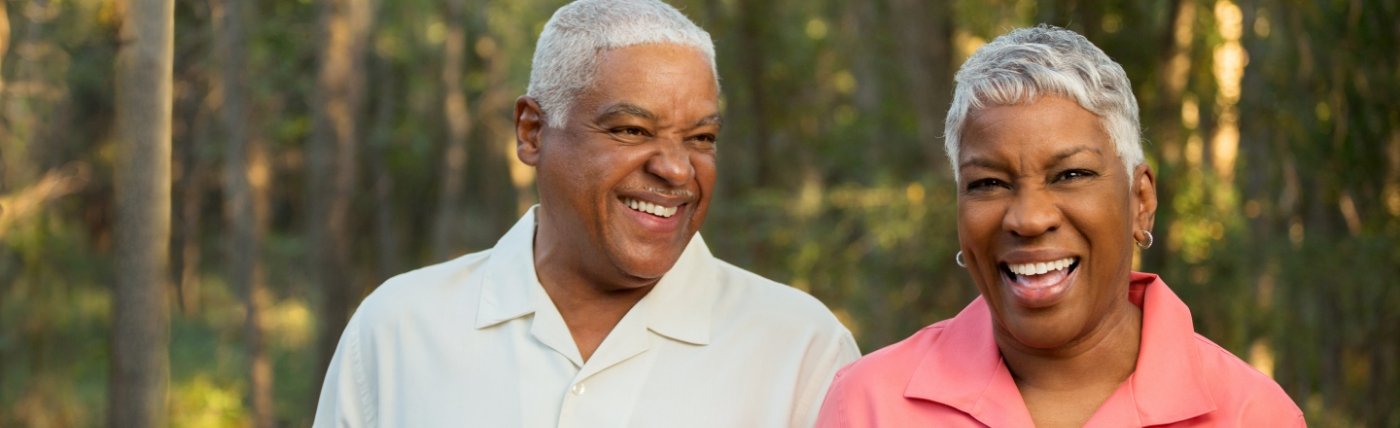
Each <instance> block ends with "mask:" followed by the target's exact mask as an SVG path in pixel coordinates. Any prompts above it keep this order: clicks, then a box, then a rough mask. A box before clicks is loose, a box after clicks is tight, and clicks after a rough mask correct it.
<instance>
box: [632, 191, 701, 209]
mask: <svg viewBox="0 0 1400 428" xmlns="http://www.w3.org/2000/svg"><path fill="white" fill-rule="evenodd" d="M618 195H619V196H622V197H623V198H625V199H636V200H638V201H642V202H650V203H653V204H656V205H661V206H665V207H678V206H681V205H684V204H685V203H687V202H690V201H691V199H694V198H693V197H683V196H675V195H667V194H663V193H655V192H647V191H628V192H618Z"/></svg>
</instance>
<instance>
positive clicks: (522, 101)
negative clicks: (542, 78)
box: [515, 95, 545, 166]
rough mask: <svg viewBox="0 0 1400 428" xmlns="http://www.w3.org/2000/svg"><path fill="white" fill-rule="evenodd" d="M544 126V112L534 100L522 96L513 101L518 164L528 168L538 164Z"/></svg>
mask: <svg viewBox="0 0 1400 428" xmlns="http://www.w3.org/2000/svg"><path fill="white" fill-rule="evenodd" d="M544 126H545V123H544V111H543V110H540V104H539V103H537V102H535V99H534V98H530V97H529V96H523V95H522V96H521V97H520V98H516V99H515V156H516V157H517V158H519V159H520V162H522V163H524V164H526V165H530V166H536V165H537V164H538V163H539V160H540V131H542V130H544Z"/></svg>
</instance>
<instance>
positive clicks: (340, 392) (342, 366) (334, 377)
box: [312, 316, 376, 428]
mask: <svg viewBox="0 0 1400 428" xmlns="http://www.w3.org/2000/svg"><path fill="white" fill-rule="evenodd" d="M358 318H359V317H358V316H356V317H352V318H351V319H350V322H349V323H347V325H346V326H345V333H344V334H342V335H341V336H340V343H339V344H338V345H336V348H335V356H334V357H331V364H330V367H328V368H327V369H326V381H325V383H324V384H322V385H321V398H320V400H319V402H318V403H317V404H316V419H315V422H313V423H312V426H313V427H315V428H332V427H334V428H361V427H372V426H374V425H375V424H374V422H373V419H372V418H371V417H368V416H367V414H369V413H370V412H372V411H373V409H374V408H373V407H372V403H373V400H372V397H373V396H374V395H376V394H375V390H374V388H373V385H371V384H369V383H368V382H366V380H367V379H371V377H370V376H368V374H367V373H365V365H364V358H363V355H362V352H361V349H362V347H361V343H360V342H361V337H362V335H363V334H362V332H361V331H360V328H359V322H357V320H358Z"/></svg>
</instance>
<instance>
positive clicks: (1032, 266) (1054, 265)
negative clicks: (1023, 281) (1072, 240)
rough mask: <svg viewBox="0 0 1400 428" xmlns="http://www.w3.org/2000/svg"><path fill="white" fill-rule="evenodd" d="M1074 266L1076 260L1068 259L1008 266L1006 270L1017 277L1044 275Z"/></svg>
mask: <svg viewBox="0 0 1400 428" xmlns="http://www.w3.org/2000/svg"><path fill="white" fill-rule="evenodd" d="M1072 264H1074V258H1073V257H1067V258H1063V259H1059V260H1055V261H1052V262H1044V263H1025V264H1008V265H1007V266H1006V268H1007V269H1009V270H1011V273H1014V274H1017V275H1042V274H1045V273H1046V272H1050V271H1057V270H1060V269H1064V268H1067V267H1069V266H1070V265H1072Z"/></svg>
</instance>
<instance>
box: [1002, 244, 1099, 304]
mask: <svg viewBox="0 0 1400 428" xmlns="http://www.w3.org/2000/svg"><path fill="white" fill-rule="evenodd" d="M998 268H999V269H1000V270H1001V275H1002V279H1003V281H1005V282H1006V284H1007V285H1008V288H1010V289H1011V293H1012V294H1013V295H1015V297H1016V298H1017V300H1018V301H1019V302H1020V303H1021V304H1022V305H1023V306H1026V307H1031V308H1041V307H1046V306H1050V305H1053V304H1055V303H1056V302H1059V300H1060V298H1061V297H1063V296H1064V294H1065V292H1066V291H1068V290H1069V286H1070V284H1071V283H1072V282H1073V281H1071V280H1072V279H1073V278H1072V277H1073V275H1074V273H1075V272H1077V269H1078V268H1079V258H1078V257H1066V258H1063V259H1058V260H1051V261H1045V262H1034V263H1015V264H1012V263H1002V264H1000V265H999V266H998Z"/></svg>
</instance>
